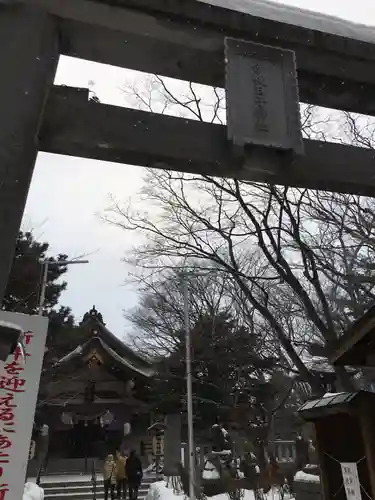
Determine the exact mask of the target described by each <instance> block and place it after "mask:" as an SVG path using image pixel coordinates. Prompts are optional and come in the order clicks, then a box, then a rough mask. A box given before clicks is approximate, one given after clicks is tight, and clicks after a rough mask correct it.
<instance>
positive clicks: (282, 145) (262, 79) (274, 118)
mask: <svg viewBox="0 0 375 500" xmlns="http://www.w3.org/2000/svg"><path fill="white" fill-rule="evenodd" d="M225 62H226V101H227V102H226V106H227V130H228V139H230V140H231V141H232V142H233V144H234V145H235V146H237V147H245V146H247V145H248V146H251V145H254V146H262V147H266V148H273V149H277V150H284V151H292V152H294V153H297V154H303V142H302V132H301V121H300V112H299V97H298V84H297V73H296V64H295V56H294V52H293V51H291V50H284V49H279V48H275V47H268V46H265V45H260V44H256V43H252V42H246V41H242V40H236V39H234V38H226V39H225Z"/></svg>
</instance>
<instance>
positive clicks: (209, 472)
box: [202, 462, 220, 479]
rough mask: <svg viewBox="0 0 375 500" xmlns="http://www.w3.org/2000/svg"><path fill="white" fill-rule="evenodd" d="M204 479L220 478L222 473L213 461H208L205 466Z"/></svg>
mask: <svg viewBox="0 0 375 500" xmlns="http://www.w3.org/2000/svg"><path fill="white" fill-rule="evenodd" d="M202 478H203V479H220V474H219V472H218V470H217V469H216V467H215V466H214V464H212V463H211V462H206V465H205V466H204V471H203V472H202Z"/></svg>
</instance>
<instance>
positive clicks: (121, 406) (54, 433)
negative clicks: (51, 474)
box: [36, 307, 154, 460]
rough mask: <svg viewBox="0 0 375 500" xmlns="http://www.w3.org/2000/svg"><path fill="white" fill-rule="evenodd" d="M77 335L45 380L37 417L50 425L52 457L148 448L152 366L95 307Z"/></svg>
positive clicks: (85, 456) (101, 456)
mask: <svg viewBox="0 0 375 500" xmlns="http://www.w3.org/2000/svg"><path fill="white" fill-rule="evenodd" d="M75 335H76V336H77V339H79V343H77V345H76V347H75V348H74V349H73V350H71V351H70V352H67V353H66V354H65V355H64V356H63V357H61V358H60V359H58V360H57V361H55V362H54V363H53V365H52V369H51V368H49V369H48V370H47V372H48V377H49V378H47V377H45V378H44V381H42V383H41V389H40V394H39V404H38V408H37V417H36V421H38V420H39V423H40V422H41V421H42V422H43V423H44V424H47V425H48V426H49V452H48V455H49V460H51V459H52V460H53V459H67V458H70V459H78V458H85V459H86V458H99V459H100V458H103V457H104V455H105V454H107V453H110V452H111V453H113V452H114V451H115V450H116V449H118V448H120V447H122V448H123V449H129V448H131V447H132V448H133V447H135V448H136V449H137V450H138V451H140V450H141V449H142V448H143V449H144V447H145V444H146V443H145V441H146V440H147V435H148V434H147V429H148V427H149V425H150V421H151V416H150V406H149V403H148V402H149V381H150V378H151V377H152V376H153V375H154V370H153V367H152V366H151V364H150V363H149V362H147V361H145V360H144V359H143V358H141V357H140V356H138V355H137V354H136V353H135V352H134V351H133V350H132V349H130V348H129V347H128V346H126V345H125V344H124V343H123V342H122V341H121V340H119V339H118V338H117V337H116V336H115V335H114V334H113V333H112V332H110V331H109V330H108V329H107V328H106V326H105V324H104V322H103V318H102V316H101V314H100V313H98V311H97V310H96V309H95V307H94V308H93V309H92V310H91V311H90V312H88V313H87V314H85V316H84V318H83V321H82V322H81V324H80V326H79V327H78V328H77V329H76V331H75ZM51 372H52V373H51ZM129 424H130V426H129ZM129 431H130V432H129Z"/></svg>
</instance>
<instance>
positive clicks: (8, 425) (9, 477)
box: [0, 311, 48, 500]
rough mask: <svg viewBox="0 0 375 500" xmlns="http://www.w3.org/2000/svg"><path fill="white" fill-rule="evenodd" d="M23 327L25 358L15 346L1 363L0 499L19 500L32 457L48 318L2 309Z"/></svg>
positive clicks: (3, 315)
mask: <svg viewBox="0 0 375 500" xmlns="http://www.w3.org/2000/svg"><path fill="white" fill-rule="evenodd" d="M0 320H2V321H6V322H9V323H13V324H15V325H18V326H20V327H21V328H22V330H23V331H24V344H25V348H26V362H25V363H23V361H22V357H21V353H20V352H19V350H18V349H16V351H15V353H14V354H12V355H11V356H9V358H8V359H7V361H6V362H5V364H2V366H1V367H0V462H1V463H0V500H20V498H22V494H23V489H24V479H25V475H26V467H27V463H28V460H29V453H30V441H31V433H32V430H33V422H34V413H35V406H36V401H37V396H38V390H39V380H40V373H41V369H42V363H43V356H44V348H45V343H46V335H47V328H48V318H46V317H44V316H29V315H26V314H20V313H12V312H6V311H0Z"/></svg>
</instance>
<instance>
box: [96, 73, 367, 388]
mask: <svg viewBox="0 0 375 500" xmlns="http://www.w3.org/2000/svg"><path fill="white" fill-rule="evenodd" d="M154 81H155V82H156V86H155V87H153V89H152V90H153V91H156V92H157V93H158V92H159V102H160V94H161V95H162V102H163V103H164V105H163V108H162V109H161V110H159V111H161V112H165V111H166V110H169V111H170V108H171V107H172V108H173V112H174V113H175V112H176V107H177V108H178V109H180V110H182V112H183V114H184V115H185V116H187V117H190V118H194V119H199V120H205V121H207V120H208V121H220V120H222V119H223V118H222V111H223V96H222V94H220V92H219V91H217V90H213V91H211V94H210V95H209V97H207V95H208V94H207V91H202V90H201V89H197V88H196V87H194V86H193V85H191V84H189V87H188V89H187V93H185V94H184V95H182V96H181V97H180V96H178V97H177V96H176V94H174V93H173V92H172V91H171V90H170V89H169V87H168V86H167V84H166V83H165V81H164V80H161V79H160V78H156V80H154ZM155 89H156V90H155ZM199 91H200V93H199ZM132 95H133V98H134V99H135V102H136V103H138V105H142V106H143V107H145V106H146V104H145V103H147V107H148V109H149V110H151V109H152V99H149V100H147V101H145V97H144V94H143V93H142V92H137V91H134V89H133V94H132ZM149 97H150V94H149ZM205 101H208V104H207V103H206V102H205ZM208 109H210V110H211V113H212V114H211V116H209V112H208ZM212 110H213V112H212ZM302 111H303V124H304V129H305V133H306V134H307V135H309V136H310V137H317V136H319V135H320V136H321V137H320V138H322V137H325V136H326V134H327V131H329V119H327V117H325V118H324V117H323V119H321V118H320V115H319V114H316V113H315V110H314V109H313V108H309V107H305V108H304V109H303V110H302ZM316 117H317V122H316V123H314V119H315V118H316ZM336 140H337V139H336ZM323 199H324V202H323V201H322V200H323ZM145 200H147V205H148V206H151V207H152V213H151V212H147V211H145V210H142V208H140V209H139V210H137V209H134V208H130V207H127V206H124V205H123V204H121V203H120V202H117V201H116V200H114V203H113V205H112V207H111V208H110V209H109V210H108V211H107V214H106V216H105V218H106V220H107V221H109V222H110V223H112V224H115V225H117V226H118V227H121V228H123V229H126V230H130V231H137V232H138V231H139V232H141V234H143V235H144V236H145V239H146V241H145V243H144V244H143V245H140V246H139V247H138V248H137V249H136V251H135V255H136V257H135V258H129V259H128V260H129V261H131V262H133V263H135V264H136V265H137V266H138V267H142V268H144V269H148V270H149V271H160V270H162V269H170V268H174V267H175V266H176V265H180V263H181V261H182V260H183V259H185V260H186V259H187V261H189V259H193V260H197V259H198V260H199V261H200V262H205V263H206V264H205V266H206V267H207V268H211V267H212V266H214V267H215V268H217V269H220V271H221V272H223V273H225V275H226V276H227V280H228V282H230V283H231V284H232V288H233V290H235V292H234V297H235V299H236V301H237V304H238V305H239V307H241V308H242V312H243V313H244V315H245V316H246V317H247V318H248V319H249V320H250V318H251V321H253V322H255V323H257V324H261V325H262V324H264V323H266V325H267V327H268V328H269V330H270V331H271V332H272V334H273V336H274V338H277V340H278V342H279V343H280V345H281V347H282V349H283V351H284V353H285V354H286V355H287V357H288V358H289V361H290V364H291V366H293V367H294V368H295V369H296V370H297V371H298V372H299V373H300V375H301V376H302V377H303V378H304V380H306V381H307V382H308V383H309V384H310V386H311V387H312V388H313V390H314V392H315V393H322V391H323V388H322V386H321V383H320V380H319V378H317V377H316V376H315V375H314V374H313V373H312V372H311V370H310V369H309V367H308V365H307V364H306V356H307V351H308V347H309V345H311V344H312V343H313V344H321V345H322V346H323V348H324V349H323V351H324V355H325V356H328V355H329V354H330V353H331V352H332V351H333V349H334V347H335V344H336V341H337V339H338V337H339V335H340V333H341V329H342V327H343V324H344V323H345V322H343V321H342V317H341V316H340V311H342V308H341V309H340V307H339V305H338V304H337V302H336V301H342V299H343V297H345V298H347V297H349V296H352V298H353V300H352V302H351V303H352V304H354V302H355V300H359V299H361V297H362V299H361V300H362V304H363V299H364V296H365V295H366V294H367V292H369V293H372V287H367V288H366V289H365V288H364V287H363V284H361V286H359V287H354V288H353V286H352V283H351V282H350V279H351V276H352V275H353V272H352V271H353V269H354V268H355V266H357V264H358V263H359V257H361V258H362V256H363V248H364V247H365V246H366V243H364V242H363V239H362V233H361V231H363V230H362V229H361V224H359V225H358V224H357V231H359V232H358V233H356V234H355V235H354V234H353V233H351V232H350V231H346V230H345V237H341V236H340V231H341V232H343V229H342V228H345V224H347V223H349V222H350V217H349V219H348V214H350V212H349V211H347V210H346V209H345V207H343V205H342V203H341V202H340V199H339V197H337V196H336V195H332V194H330V193H312V192H309V191H307V190H300V189H291V188H288V187H278V186H272V185H262V184H257V183H252V182H245V181H242V182H241V181H238V180H236V179H233V180H228V179H219V178H215V177H209V176H193V175H187V174H181V173H175V172H171V171H162V170H160V171H152V170H149V171H148V173H147V176H146V178H145V187H144V189H143V191H142V193H141V196H140V201H141V202H144V201H145ZM322 203H323V206H324V207H326V210H325V211H324V214H325V216H324V217H326V215H327V211H328V207H329V204H330V203H331V204H332V206H331V213H332V214H335V209H336V204H337V205H338V206H339V207H340V208H339V211H340V214H341V215H340V216H339V217H338V218H337V217H334V216H332V217H331V220H329V221H328V219H327V218H324V217H323V216H322V209H321V206H322ZM319 210H320V212H319ZM319 214H320V216H318V215H319ZM350 224H351V223H349V225H350ZM367 237H368V236H367ZM355 238H357V239H356V242H355V243H354V245H353V241H354V239H355ZM359 240H361V243H360V245H361V247H360V248H361V250H358V249H357V250H355V248H356V245H358V241H359ZM367 245H368V243H367ZM338 255H339V257H338ZM338 262H340V264H339V265H338ZM203 267H204V266H203ZM350 269H351V270H352V271H350ZM364 290H365V291H366V293H364ZM353 294H354V295H353ZM345 311H346V312H345V313H346V314H347V315H348V317H349V316H350V314H349V312H348V311H347V309H345ZM334 370H335V372H336V375H337V379H338V381H339V383H340V385H341V388H343V389H347V390H351V389H352V388H353V384H352V381H351V377H350V376H349V374H348V373H347V372H346V370H345V369H344V368H341V367H334Z"/></svg>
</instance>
